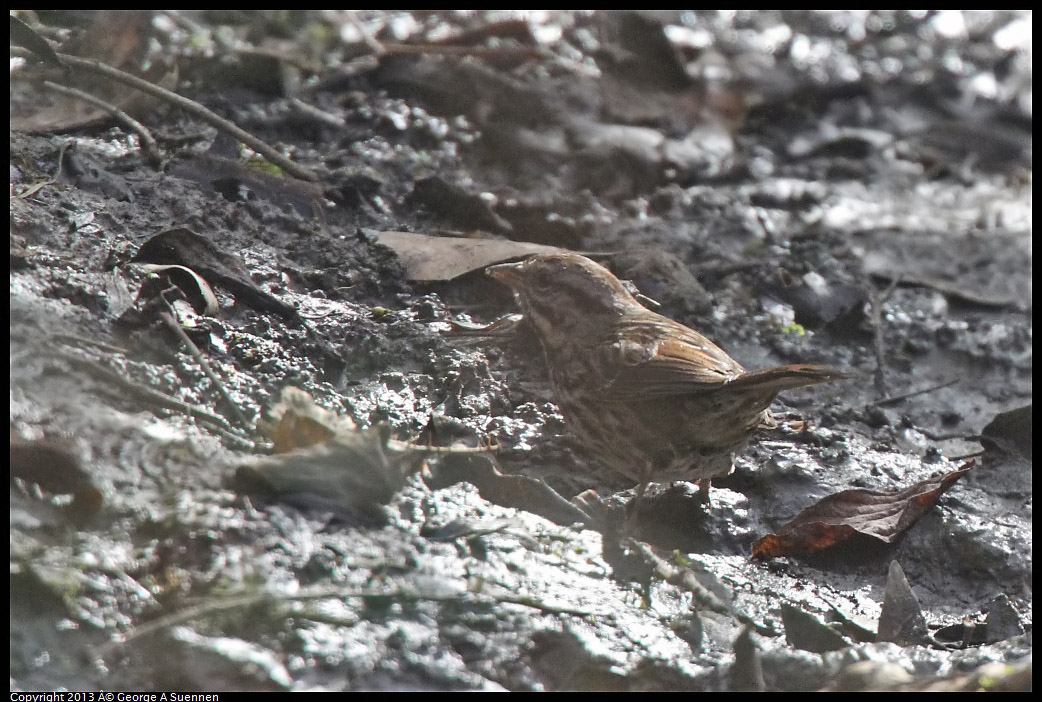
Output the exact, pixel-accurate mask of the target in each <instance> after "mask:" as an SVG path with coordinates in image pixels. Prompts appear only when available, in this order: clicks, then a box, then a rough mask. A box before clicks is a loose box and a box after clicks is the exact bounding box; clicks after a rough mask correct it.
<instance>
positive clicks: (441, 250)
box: [363, 230, 564, 281]
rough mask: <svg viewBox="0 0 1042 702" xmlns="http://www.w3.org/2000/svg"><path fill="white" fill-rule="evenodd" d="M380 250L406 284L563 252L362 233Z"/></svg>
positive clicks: (505, 241) (491, 241)
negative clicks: (390, 255) (398, 266)
mask: <svg viewBox="0 0 1042 702" xmlns="http://www.w3.org/2000/svg"><path fill="white" fill-rule="evenodd" d="M363 233H365V234H366V235H367V236H369V237H370V238H372V239H373V240H374V241H375V242H376V243H378V244H380V245H381V246H386V247H387V248H389V249H391V250H392V251H394V252H395V253H396V254H397V255H398V258H399V259H400V260H401V262H402V265H403V266H404V267H405V272H406V274H407V275H408V276H409V279H410V280H421V281H436V280H452V279H453V278H458V277H459V276H461V275H463V274H464V273H470V272H471V271H476V270H479V269H482V268H485V267H486V266H491V265H492V264H494V263H502V262H503V261H508V260H510V259H514V258H520V257H522V256H528V255H530V254H537V253H555V252H556V253H561V252H563V251H564V249H560V248H558V247H556V246H545V245H543V244H530V243H528V242H525V241H510V240H509V239H464V238H455V237H447V236H428V235H427V234H413V233H410V232H374V231H369V230H363Z"/></svg>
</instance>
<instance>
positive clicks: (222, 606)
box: [96, 587, 595, 656]
mask: <svg viewBox="0 0 1042 702" xmlns="http://www.w3.org/2000/svg"><path fill="white" fill-rule="evenodd" d="M468 594H471V595H473V593H469V592H452V593H424V592H419V591H416V590H410V589H407V588H398V589H397V590H390V591H372V590H350V589H344V588H337V587H326V588H319V589H316V590H310V591H306V592H297V593H292V594H272V593H263V594H259V595H242V596H239V597H229V598H226V599H221V600H217V601H213V602H205V603H203V604H199V605H195V606H193V607H188V608H187V609H183V610H181V611H180V612H175V613H173V614H169V615H167V616H165V617H160V618H159V619H156V620H155V621H152V622H149V623H147V624H143V625H141V626H139V627H135V628H133V629H131V630H130V631H128V632H126V633H125V634H123V635H122V637H121V638H120V639H119V640H114V641H110V642H109V643H107V644H104V645H102V646H99V647H98V648H97V649H96V653H97V654H98V655H99V656H105V655H107V654H108V653H110V652H111V651H112V650H113V649H115V648H116V647H117V646H122V645H124V644H127V643H129V642H131V641H133V640H134V639H137V638H140V637H142V636H147V635H148V634H153V633H155V632H157V631H161V630H163V629H168V628H170V627H173V626H176V625H178V624H181V623H183V622H187V621H191V620H193V619H198V618H200V617H206V616H210V615H212V614H217V613H219V612H225V611H228V610H231V609H241V608H245V607H253V606H256V605H259V604H264V603H267V602H306V601H309V600H328V599H333V598H336V599H350V598H358V599H363V600H366V599H370V600H371V599H397V600H402V601H424V602H463V601H464V596H465V595H468ZM470 601H472V602H476V603H484V604H515V605H519V606H521V607H528V608H531V609H537V610H539V611H541V612H545V613H547V614H567V615H572V616H576V617H589V616H593V615H594V614H595V613H594V612H587V611H584V610H579V609H572V608H570V607H554V606H551V605H546V604H543V603H541V602H538V601H536V600H534V599H532V598H530V597H518V596H514V595H506V596H501V597H496V596H491V597H482V596H480V595H473V597H472V599H471V600H470Z"/></svg>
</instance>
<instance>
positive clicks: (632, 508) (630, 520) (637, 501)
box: [626, 480, 648, 534]
mask: <svg viewBox="0 0 1042 702" xmlns="http://www.w3.org/2000/svg"><path fill="white" fill-rule="evenodd" d="M647 491H648V482H647V481H646V480H644V481H641V482H640V483H638V485H637V494H636V496H635V497H634V498H633V499H632V500H631V501H630V503H629V505H627V511H628V512H629V514H627V515H626V531H627V532H628V533H630V534H633V533H635V531H636V527H637V520H638V519H639V518H640V510H641V507H643V506H644V495H645V493H647Z"/></svg>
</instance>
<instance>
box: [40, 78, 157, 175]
mask: <svg viewBox="0 0 1042 702" xmlns="http://www.w3.org/2000/svg"><path fill="white" fill-rule="evenodd" d="M43 85H44V87H45V88H47V89H48V90H53V91H54V92H56V93H61V94H62V95H68V96H70V97H74V98H76V99H77V100H83V101H84V102H86V103H89V104H91V105H94V106H95V107H97V108H98V109H101V110H104V111H105V112H108V113H109V114H110V115H112V116H113V117H115V118H116V120H118V121H119V122H122V123H123V125H124V126H126V127H127V129H129V130H130V131H132V132H134V133H135V134H137V135H138V137H140V138H141V148H142V149H143V150H144V152H145V155H146V156H147V158H148V162H149V163H150V164H151V165H152V166H154V167H158V166H159V165H160V164H162V162H163V155H162V153H160V151H159V147H158V146H157V145H156V140H155V139H153V138H152V133H151V132H149V131H148V128H147V127H145V125H143V124H141V122H138V121H137V120H136V119H134V118H133V117H131V116H130V115H128V114H127V113H126V112H124V111H123V110H121V109H119V108H118V107H116V106H115V105H113V104H112V103H110V102H105V101H104V100H102V99H101V98H98V97H95V96H94V95H91V94H90V93H85V92H83V91H82V90H78V89H76V88H70V87H69V86H67V85H61V84H59V83H54V82H52V81H49V80H45V81H44V82H43Z"/></svg>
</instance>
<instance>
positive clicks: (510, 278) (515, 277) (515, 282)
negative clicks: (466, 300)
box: [485, 261, 524, 289]
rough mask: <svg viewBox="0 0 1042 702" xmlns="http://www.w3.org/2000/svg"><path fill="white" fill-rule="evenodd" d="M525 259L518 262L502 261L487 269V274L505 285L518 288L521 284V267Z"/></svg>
mask: <svg viewBox="0 0 1042 702" xmlns="http://www.w3.org/2000/svg"><path fill="white" fill-rule="evenodd" d="M523 265H524V262H523V261H519V262H517V263H500V264H499V265H496V266H489V267H488V268H486V269H485V275H488V276H491V277H492V278H494V279H495V280H498V281H499V282H500V283H503V284H504V285H509V286H510V287H512V288H514V289H517V288H518V287H520V285H521V267H522V266H523Z"/></svg>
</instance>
